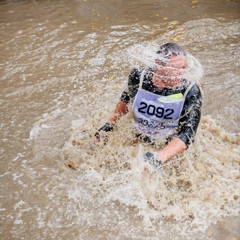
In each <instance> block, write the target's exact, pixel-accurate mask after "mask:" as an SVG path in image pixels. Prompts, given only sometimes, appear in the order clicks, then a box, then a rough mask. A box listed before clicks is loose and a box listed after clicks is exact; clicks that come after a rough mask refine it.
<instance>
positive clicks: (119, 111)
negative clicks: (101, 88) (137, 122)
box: [108, 101, 128, 126]
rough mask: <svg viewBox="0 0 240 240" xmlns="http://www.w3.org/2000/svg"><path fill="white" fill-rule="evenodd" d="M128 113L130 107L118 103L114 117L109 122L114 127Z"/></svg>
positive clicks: (123, 103) (121, 102)
mask: <svg viewBox="0 0 240 240" xmlns="http://www.w3.org/2000/svg"><path fill="white" fill-rule="evenodd" d="M127 113H128V105H127V103H125V102H123V101H120V102H118V104H117V106H116V108H115V110H114V116H113V117H112V118H111V119H110V120H109V121H108V122H109V124H110V125H111V126H114V125H115V124H116V122H117V121H118V120H119V119H120V118H121V117H122V116H124V115H126V114H127Z"/></svg>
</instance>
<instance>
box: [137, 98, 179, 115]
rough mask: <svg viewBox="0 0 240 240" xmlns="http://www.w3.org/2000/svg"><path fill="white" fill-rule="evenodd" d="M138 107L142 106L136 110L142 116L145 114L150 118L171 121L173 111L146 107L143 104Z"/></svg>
mask: <svg viewBox="0 0 240 240" xmlns="http://www.w3.org/2000/svg"><path fill="white" fill-rule="evenodd" d="M140 105H141V106H142V107H140V108H139V109H138V111H139V112H140V113H144V114H145V113H147V114H148V115H150V116H154V115H155V116H156V117H157V118H163V119H173V118H172V115H173V113H174V110H173V109H171V108H168V109H166V110H164V108H162V107H155V106H154V105H152V104H149V105H148V104H147V103H145V102H141V103H140Z"/></svg>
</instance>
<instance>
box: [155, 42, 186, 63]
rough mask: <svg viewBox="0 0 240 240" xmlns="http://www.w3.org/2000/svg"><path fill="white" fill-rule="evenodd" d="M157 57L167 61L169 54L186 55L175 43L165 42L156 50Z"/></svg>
mask: <svg viewBox="0 0 240 240" xmlns="http://www.w3.org/2000/svg"><path fill="white" fill-rule="evenodd" d="M156 54H157V56H158V57H157V59H159V60H161V61H162V60H164V59H165V61H167V60H168V59H169V58H170V57H171V56H173V55H174V56H186V52H185V50H184V49H183V48H181V47H180V46H179V45H177V44H176V43H165V44H163V45H162V46H161V47H159V49H158V50H157V52H156Z"/></svg>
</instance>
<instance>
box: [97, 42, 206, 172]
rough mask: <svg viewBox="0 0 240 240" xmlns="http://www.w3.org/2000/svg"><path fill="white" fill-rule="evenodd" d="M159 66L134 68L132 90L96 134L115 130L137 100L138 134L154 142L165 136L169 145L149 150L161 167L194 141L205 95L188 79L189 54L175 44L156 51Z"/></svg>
mask: <svg viewBox="0 0 240 240" xmlns="http://www.w3.org/2000/svg"><path fill="white" fill-rule="evenodd" d="M154 57H155V67H154V68H148V69H143V70H136V69H134V70H133V71H132V72H131V74H130V76H129V80H128V89H127V90H126V91H124V92H123V93H122V95H121V98H120V101H119V102H118V104H117V106H116V109H115V111H114V115H113V117H112V118H111V119H110V120H109V121H108V122H107V123H106V124H105V125H104V126H103V127H101V128H100V129H99V130H98V132H97V133H96V134H95V137H96V141H99V140H100V134H99V132H101V131H105V132H108V131H113V129H114V126H115V125H116V123H117V121H118V120H119V119H120V118H121V117H122V116H123V115H125V114H127V113H128V111H129V106H128V105H129V103H130V101H132V102H133V107H132V111H133V116H134V125H135V126H136V128H137V129H138V132H139V133H138V134H137V137H138V138H140V139H141V140H142V141H145V142H149V143H150V144H151V143H154V141H156V139H164V140H165V142H166V145H165V146H164V147H163V148H162V149H161V150H160V151H158V152H154V153H150V152H148V153H146V154H145V155H144V159H145V161H148V162H149V163H150V164H152V165H153V166H154V167H159V166H160V165H161V164H164V163H165V162H166V161H168V160H170V159H172V158H173V157H174V156H176V155H178V154H179V153H181V152H183V151H184V150H186V149H187V148H188V146H189V145H190V144H191V143H192V142H193V141H194V136H195V134H196V131H197V127H198V124H199V121H200V117H201V105H202V96H201V91H200V89H199V87H198V85H197V84H194V83H192V82H191V80H190V79H185V78H184V74H185V72H186V70H187V67H188V63H187V53H186V51H185V50H184V49H182V48H181V47H180V46H179V45H177V44H175V43H166V44H164V45H162V46H161V47H159V49H158V50H157V52H156V54H155V56H154Z"/></svg>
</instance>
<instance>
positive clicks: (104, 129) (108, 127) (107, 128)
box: [98, 123, 113, 132]
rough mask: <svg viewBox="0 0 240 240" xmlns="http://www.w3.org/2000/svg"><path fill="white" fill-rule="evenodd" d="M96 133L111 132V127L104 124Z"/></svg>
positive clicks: (108, 124)
mask: <svg viewBox="0 0 240 240" xmlns="http://www.w3.org/2000/svg"><path fill="white" fill-rule="evenodd" d="M98 131H99V132H100V131H104V132H112V131H113V126H111V125H110V123H106V124H105V125H104V126H103V127H101V128H99V129H98Z"/></svg>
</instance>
